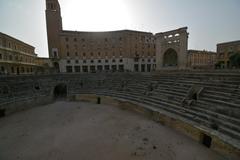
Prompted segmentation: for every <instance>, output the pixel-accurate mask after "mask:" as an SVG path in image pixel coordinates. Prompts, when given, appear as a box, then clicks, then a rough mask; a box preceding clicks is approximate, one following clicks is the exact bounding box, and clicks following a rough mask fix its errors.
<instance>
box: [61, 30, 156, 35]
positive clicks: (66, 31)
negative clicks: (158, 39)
mask: <svg viewBox="0 0 240 160" xmlns="http://www.w3.org/2000/svg"><path fill="white" fill-rule="evenodd" d="M116 32H137V33H145V34H152V35H153V33H151V32H144V31H136V30H128V29H123V30H114V31H70V30H62V33H89V34H92V33H116Z"/></svg>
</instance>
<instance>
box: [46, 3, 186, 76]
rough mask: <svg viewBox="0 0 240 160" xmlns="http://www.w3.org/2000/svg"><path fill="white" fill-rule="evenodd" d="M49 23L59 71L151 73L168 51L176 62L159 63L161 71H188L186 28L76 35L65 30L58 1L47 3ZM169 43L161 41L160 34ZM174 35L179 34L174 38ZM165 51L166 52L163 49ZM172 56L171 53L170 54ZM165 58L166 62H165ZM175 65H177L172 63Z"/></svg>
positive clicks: (50, 44) (51, 47) (50, 46)
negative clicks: (162, 31) (169, 69)
mask: <svg viewBox="0 0 240 160" xmlns="http://www.w3.org/2000/svg"><path fill="white" fill-rule="evenodd" d="M46 21H47V35H48V49H49V57H50V58H51V59H53V64H54V66H55V68H56V69H57V70H59V71H60V72H68V73H72V72H96V71H106V70H111V71H136V72H150V71H153V70H155V69H156V66H157V63H161V62H162V61H161V60H159V59H164V57H163V55H165V53H166V54H167V57H168V58H165V59H166V61H168V60H169V50H171V49H172V51H174V54H175V53H176V57H175V58H176V59H177V60H176V62H175V61H174V62H171V60H170V63H171V64H169V65H164V64H165V63H161V64H159V65H158V66H159V67H158V68H159V69H161V68H163V67H169V66H170V65H171V66H172V67H174V68H186V66H187V57H186V55H187V39H188V38H187V37H188V33H187V31H186V30H187V28H181V29H178V30H174V31H169V32H165V33H159V34H156V35H154V34H152V33H149V32H140V31H132V30H120V31H110V32H77V31H66V30H63V29H62V18H61V9H60V5H59V2H58V0H46ZM170 33H171V34H174V33H175V34H174V37H173V38H171V37H168V42H169V41H171V40H172V44H170V43H168V45H166V44H165V41H162V40H160V41H158V39H161V35H164V36H163V37H166V35H167V34H168V35H169V34H170ZM175 35H177V36H176V37H175ZM162 48H164V50H162ZM171 54H172V53H170V55H171ZM158 55H160V56H158ZM165 59H164V60H165ZM172 63H174V64H172Z"/></svg>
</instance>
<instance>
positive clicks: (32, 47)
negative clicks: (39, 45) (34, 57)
mask: <svg viewBox="0 0 240 160" xmlns="http://www.w3.org/2000/svg"><path fill="white" fill-rule="evenodd" d="M0 34H2V35H4V36H6V37H8V38H11V39H14V40H16V41H18V42H20V43H23V44H24V45H26V46H29V47H32V48H33V49H34V50H35V47H34V46H32V45H30V44H27V43H26V42H23V41H21V40H19V39H17V38H14V37H12V36H10V35H8V34H5V33H2V32H0Z"/></svg>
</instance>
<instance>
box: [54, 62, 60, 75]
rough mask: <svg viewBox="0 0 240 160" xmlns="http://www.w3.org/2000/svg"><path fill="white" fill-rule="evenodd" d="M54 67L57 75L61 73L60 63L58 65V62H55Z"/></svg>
mask: <svg viewBox="0 0 240 160" xmlns="http://www.w3.org/2000/svg"><path fill="white" fill-rule="evenodd" d="M53 65H54V69H55V71H56V72H57V73H59V72H60V69H59V63H58V62H54V63H53Z"/></svg>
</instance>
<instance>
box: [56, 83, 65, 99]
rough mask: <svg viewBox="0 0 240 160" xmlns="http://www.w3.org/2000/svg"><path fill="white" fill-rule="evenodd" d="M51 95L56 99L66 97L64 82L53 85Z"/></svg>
mask: <svg viewBox="0 0 240 160" xmlns="http://www.w3.org/2000/svg"><path fill="white" fill-rule="evenodd" d="M53 96H54V98H56V99H59V98H66V97H67V85H66V84H63V83H62V84H58V85H56V86H55V87H54V90H53Z"/></svg>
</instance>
